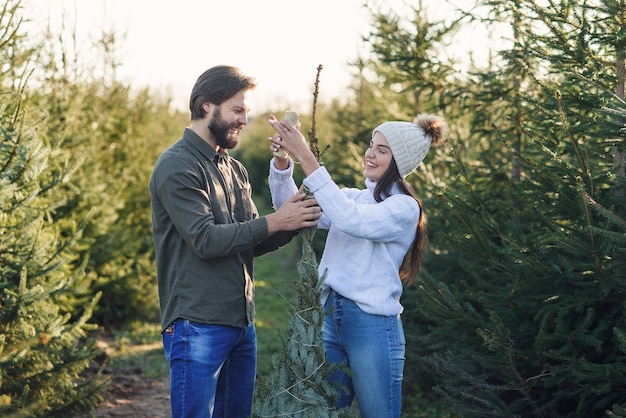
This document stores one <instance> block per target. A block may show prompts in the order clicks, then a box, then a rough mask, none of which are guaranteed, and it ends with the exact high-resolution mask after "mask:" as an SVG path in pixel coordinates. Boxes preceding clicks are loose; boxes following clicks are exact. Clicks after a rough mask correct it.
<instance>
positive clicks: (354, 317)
mask: <svg viewBox="0 0 626 418" xmlns="http://www.w3.org/2000/svg"><path fill="white" fill-rule="evenodd" d="M324 307H325V309H326V311H327V312H328V313H327V315H326V317H325V319H324V326H323V335H324V347H325V348H326V357H327V360H328V361H329V362H333V363H344V364H345V365H346V366H347V367H348V369H349V370H350V371H351V374H352V375H351V376H350V375H348V374H346V373H344V372H342V371H340V370H339V371H336V372H334V373H333V375H332V376H331V378H330V380H331V382H338V383H340V384H341V385H343V386H344V387H345V388H347V389H348V393H345V391H342V390H341V389H338V390H339V392H340V394H341V395H340V399H339V401H338V403H337V405H336V407H337V408H344V407H349V406H350V405H351V404H352V401H353V400H354V398H355V397H356V400H357V404H358V406H359V411H360V412H361V416H362V417H364V418H369V417H372V418H383V417H399V416H400V409H401V398H402V376H403V373H404V348H405V344H406V340H405V338H404V330H403V328H402V321H401V319H400V315H396V316H380V315H371V314H368V313H365V312H364V311H363V310H361V308H359V307H358V305H356V304H355V303H354V302H352V301H351V300H350V299H347V298H344V297H342V296H341V295H339V294H337V293H336V292H334V291H331V292H330V295H329V296H328V299H327V300H326V304H325V306H324ZM329 310H330V311H329Z"/></svg>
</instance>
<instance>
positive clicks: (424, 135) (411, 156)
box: [372, 114, 448, 179]
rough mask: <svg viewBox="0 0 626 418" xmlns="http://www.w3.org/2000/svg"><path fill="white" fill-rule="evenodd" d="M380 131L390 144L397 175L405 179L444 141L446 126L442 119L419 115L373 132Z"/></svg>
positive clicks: (386, 124) (385, 125)
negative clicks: (408, 120) (432, 147)
mask: <svg viewBox="0 0 626 418" xmlns="http://www.w3.org/2000/svg"><path fill="white" fill-rule="evenodd" d="M376 132H380V133H381V134H383V135H384V137H385V138H386V139H387V142H389V146H390V147H391V152H392V153H393V158H394V159H395V161H396V165H397V166H398V171H399V172H400V176H401V177H402V178H403V179H404V178H406V176H408V175H409V174H411V173H412V172H413V171H414V170H415V169H416V168H417V167H418V166H419V165H420V163H421V162H422V160H423V159H424V157H425V156H426V154H427V153H428V150H429V149H430V147H431V146H434V147H438V146H440V145H443V144H444V143H445V141H446V135H447V133H448V125H447V123H446V121H445V120H444V119H443V118H442V117H441V116H436V115H429V114H420V115H417V116H416V117H415V119H414V120H413V122H401V121H394V122H384V123H381V124H380V125H378V126H377V127H376V128H375V129H374V131H373V132H372V136H373V135H374V134H375V133H376Z"/></svg>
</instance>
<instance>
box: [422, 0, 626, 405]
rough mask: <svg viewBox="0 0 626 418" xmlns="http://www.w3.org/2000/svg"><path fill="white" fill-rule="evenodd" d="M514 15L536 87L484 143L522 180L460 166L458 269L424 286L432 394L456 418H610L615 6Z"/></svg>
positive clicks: (569, 6) (449, 204)
mask: <svg viewBox="0 0 626 418" xmlns="http://www.w3.org/2000/svg"><path fill="white" fill-rule="evenodd" d="M498 3H500V2H498ZM511 4H513V2H512V3H511ZM513 10H515V11H517V12H519V13H523V16H521V17H520V16H516V15H513V16H512V17H511V18H512V22H513V24H514V25H515V27H514V28H515V29H517V30H518V31H519V32H517V33H518V36H519V37H517V38H516V43H515V45H516V46H518V47H521V46H525V48H526V49H525V51H528V52H527V53H525V55H524V56H528V55H529V53H530V58H531V59H530V60H524V61H520V60H519V59H518V60H517V62H518V65H522V66H524V70H525V71H528V73H527V74H530V75H532V78H530V77H529V78H528V79H527V80H526V83H525V85H526V87H527V89H525V90H524V91H522V94H523V103H525V105H524V106H523V107H515V103H516V102H515V101H514V100H511V101H508V102H507V104H508V105H509V106H512V107H513V108H515V109H517V110H518V111H521V112H522V113H518V114H519V116H520V117H519V118H513V117H512V118H509V119H508V120H506V121H504V122H496V123H494V124H493V125H494V128H495V129H494V131H493V134H491V135H489V137H490V139H489V144H490V146H491V147H496V148H497V149H499V150H500V153H501V154H502V155H503V156H504V155H511V156H513V157H514V158H515V159H516V160H517V161H518V163H519V169H520V171H519V177H517V178H516V177H515V176H514V175H513V173H515V170H511V167H513V166H512V165H510V164H501V165H492V166H491V167H490V168H491V169H490V170H488V171H487V170H485V171H482V172H481V171H480V170H476V168H475V167H476V166H477V164H476V163H475V162H474V161H472V160H467V161H464V159H463V158H461V157H459V158H458V161H457V162H458V169H459V175H458V180H460V181H458V182H454V183H450V184H448V185H447V188H446V189H445V190H443V191H442V199H443V200H442V202H443V203H444V204H445V206H444V208H445V209H444V210H442V211H441V212H443V211H447V212H448V215H447V217H448V218H450V216H453V217H454V218H455V219H456V224H457V229H456V230H452V231H451V232H450V233H449V234H446V242H447V243H448V245H449V248H450V251H451V252H452V257H454V258H456V259H457V260H458V261H459V263H458V269H457V270H456V271H454V272H453V275H449V276H435V275H432V274H424V275H423V276H422V277H421V280H420V290H421V292H420V293H419V296H420V301H419V304H418V306H419V307H420V311H421V313H422V315H423V316H424V317H425V318H427V319H428V320H430V321H431V322H430V330H429V335H427V336H426V338H424V339H423V341H424V344H426V345H428V347H430V348H431V349H432V350H433V352H435V353H436V354H434V355H432V356H429V357H428V359H427V360H428V363H429V364H430V365H431V366H432V367H433V370H435V371H436V372H437V373H440V374H439V375H438V376H437V377H436V379H437V381H438V385H437V387H436V391H437V392H438V393H439V394H441V395H443V396H444V397H445V399H446V400H447V401H448V402H449V403H450V405H452V407H453V408H454V410H455V411H457V412H459V413H461V414H463V415H465V416H488V415H491V416H494V415H495V416H549V417H557V416H569V417H575V416H580V417H588V416H600V415H603V414H605V413H607V412H608V411H611V410H613V411H614V413H615V414H616V415H619V411H620V410H621V411H623V408H624V403H625V401H626V399H625V398H624V395H623V394H624V393H625V391H624V390H625V389H626V388H625V387H624V381H625V379H624V378H625V377H626V375H625V373H626V363H625V362H624V358H625V357H624V354H625V351H624V345H623V335H624V334H623V329H624V326H625V324H624V322H625V316H624V300H625V299H624V292H625V291H626V289H625V286H626V282H625V279H624V278H625V277H626V274H625V271H624V261H623V259H624V232H625V231H626V229H624V220H623V219H624V211H623V209H622V208H623V205H622V203H623V200H621V199H623V198H620V197H619V196H623V194H622V193H623V189H621V187H623V186H620V184H623V182H622V181H621V179H622V177H623V174H620V172H619V167H621V166H623V163H619V161H620V157H619V151H620V150H623V146H624V145H623V139H622V134H621V132H620V130H621V128H622V127H623V122H624V119H623V117H621V116H622V115H623V109H624V103H623V101H621V100H620V99H618V98H616V97H615V92H614V90H613V89H614V83H615V80H616V79H617V80H618V85H619V84H621V83H623V77H620V76H618V74H616V72H615V69H616V68H619V65H615V62H616V61H615V60H616V57H618V56H622V57H623V51H619V50H617V49H616V47H618V46H620V45H621V48H623V45H624V43H623V41H621V38H620V37H619V36H622V35H621V34H623V33H624V27H623V20H621V19H620V18H619V16H623V12H624V9H623V6H622V5H620V4H619V3H618V2H604V3H603V4H602V5H600V4H599V2H583V3H582V4H581V3H580V2H560V3H559V4H558V5H556V4H552V3H551V4H550V5H547V6H545V7H541V6H539V5H537V4H536V3H535V2H532V1H519V2H515V8H514V9H513ZM616 17H618V18H616ZM522 19H523V21H524V22H525V23H530V24H528V25H522V24H521V22H522ZM528 28H532V32H531V31H530V30H529V29H528ZM539 28H545V31H541V30H539ZM616 34H620V35H619V36H618V40H617V41H616V40H615V39H616V38H615V36H616ZM533 60H534V61H535V62H536V63H537V65H536V66H533V65H531V63H532V61H533ZM611 62H613V63H614V65H610V63H611ZM616 76H617V77H616ZM511 80H512V81H513V78H511ZM483 86H486V87H490V86H489V85H485V84H483ZM607 107H610V108H613V109H614V111H613V112H607V110H606V108H607ZM509 123H510V125H508V126H510V127H512V128H513V129H507V128H505V126H506V125H507V124H509ZM501 127H502V128H503V129H500V128H501ZM515 132H523V135H524V137H525V138H526V139H525V141H524V147H523V148H522V147H518V146H516V145H515V144H516V143H517V144H519V142H516V141H517V140H518V139H517V138H518V136H516V135H515V134H514V133H515ZM485 135H487V134H485ZM494 139H497V140H494ZM607 157H609V158H607ZM610 157H616V158H610ZM622 158H623V157H622ZM507 160H508V161H510V159H507ZM615 160H617V161H618V163H617V164H615V163H614V161H615ZM478 166H479V165H478ZM494 178H496V179H501V181H496V182H494V183H492V184H493V188H492V191H491V192H490V191H489V190H488V189H489V184H490V182H491V181H492V179H494ZM507 178H508V179H510V180H509V181H508V182H507V181H502V180H503V179H507ZM494 190H495V191H497V193H496V195H498V194H499V196H494ZM492 197H495V198H492ZM454 218H453V219H454ZM431 221H433V218H432V217H431ZM436 221H437V219H436V220H435V221H434V222H436ZM444 347H445V348H444Z"/></svg>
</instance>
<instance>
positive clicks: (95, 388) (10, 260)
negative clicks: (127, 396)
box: [0, 1, 106, 417]
mask: <svg viewBox="0 0 626 418" xmlns="http://www.w3.org/2000/svg"><path fill="white" fill-rule="evenodd" d="M6 6H7V7H5V8H4V9H3V11H2V12H0V21H3V22H8V25H7V28H10V30H7V31H3V35H0V36H6V37H7V38H6V39H1V40H0V45H3V46H7V47H10V48H17V49H14V51H15V52H16V54H8V53H7V51H4V50H3V49H2V48H0V50H2V51H3V52H2V56H3V57H4V59H5V64H6V67H3V68H6V69H7V71H6V72H4V73H3V74H2V75H0V86H1V87H2V90H3V101H2V102H1V104H0V135H1V137H0V415H2V416H3V417H38V416H58V417H65V416H71V415H72V414H73V413H75V412H77V411H85V410H88V409H90V408H92V407H93V406H94V405H95V404H96V403H97V402H98V401H99V399H100V395H99V394H98V392H99V390H100V388H101V387H102V386H103V384H104V383H105V381H106V380H105V379H103V378H102V377H101V376H100V375H99V374H98V373H96V374H95V375H94V374H93V373H86V372H87V371H88V368H89V366H91V365H92V364H93V363H94V359H95V358H96V357H97V356H98V355H99V354H100V351H99V350H97V349H96V348H95V337H96V335H95V333H93V332H92V331H93V330H94V329H95V327H94V325H93V324H90V323H89V322H88V321H89V319H90V316H91V314H92V310H93V308H94V306H95V304H96V302H97V300H98V297H99V295H96V296H95V297H93V298H92V299H91V300H90V301H88V303H86V304H85V305H84V306H83V307H82V309H81V310H80V312H77V311H75V310H73V309H71V308H70V307H68V305H67V303H66V301H67V300H68V299H72V294H73V288H74V287H77V286H78V287H80V286H85V282H86V281H87V278H86V276H85V274H84V272H83V271H82V269H80V268H75V266H74V265H73V262H74V261H75V260H76V258H77V249H76V246H77V240H76V239H77V238H79V237H80V233H81V226H80V225H74V226H73V227H72V228H71V229H68V228H62V227H61V226H60V225H59V224H58V223H56V222H55V221H54V217H55V211H56V210H57V209H58V208H59V207H60V206H62V205H63V204H64V203H65V201H66V199H67V196H66V194H65V193H64V192H61V190H62V187H61V185H62V183H63V182H67V181H70V176H71V174H72V166H71V165H70V164H68V161H67V160H66V159H65V157H64V155H63V153H62V152H59V149H57V148H55V147H54V146H52V145H51V144H50V143H49V142H47V141H46V139H45V138H43V137H42V136H41V130H40V129H39V127H40V125H41V123H42V122H41V121H40V120H38V119H39V118H40V115H39V114H38V112H35V110H34V109H33V108H32V107H30V106H29V104H28V103H27V102H26V101H24V100H23V99H22V98H23V97H24V94H23V93H24V90H25V88H26V85H25V79H26V77H25V76H19V74H20V72H26V69H25V66H24V65H23V64H24V63H25V62H26V61H21V60H20V61H19V62H18V61H10V60H7V58H8V57H18V56H20V53H19V51H23V50H22V49H20V48H19V42H16V40H17V37H18V34H19V22H20V20H19V18H18V17H17V16H18V13H19V11H20V4H19V1H16V2H9V3H8V4H7V5H6ZM15 77H17V78H15Z"/></svg>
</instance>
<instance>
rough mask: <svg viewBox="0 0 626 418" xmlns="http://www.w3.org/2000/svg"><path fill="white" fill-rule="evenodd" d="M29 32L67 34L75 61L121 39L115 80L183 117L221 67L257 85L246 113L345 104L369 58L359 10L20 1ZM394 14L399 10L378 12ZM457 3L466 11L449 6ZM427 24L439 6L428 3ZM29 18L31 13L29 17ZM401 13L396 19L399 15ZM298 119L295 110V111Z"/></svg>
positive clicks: (219, 1)
mask: <svg viewBox="0 0 626 418" xmlns="http://www.w3.org/2000/svg"><path fill="white" fill-rule="evenodd" d="M27 2H28V4H30V6H27V8H32V11H33V13H32V15H31V16H32V17H33V22H34V25H35V29H37V28H43V27H45V26H46V25H47V24H48V23H46V22H49V23H50V24H51V25H52V27H53V28H55V27H56V28H59V27H60V26H61V25H64V26H65V27H66V30H67V28H75V31H76V34H77V43H78V50H79V56H86V55H84V54H88V52H89V49H90V48H91V45H92V44H93V42H94V40H95V39H97V37H98V35H100V34H101V33H102V31H111V30H112V29H113V30H114V31H115V33H117V34H119V35H120V36H121V40H120V41H119V45H118V48H119V51H118V54H116V56H117V58H118V60H119V61H120V62H121V66H120V68H119V69H118V75H119V76H120V77H121V78H122V80H124V81H128V82H129V83H130V84H131V85H132V86H133V87H137V88H141V87H144V86H149V87H151V88H153V89H159V90H160V89H162V90H163V92H164V93H169V94H170V95H171V96H172V97H173V98H174V105H175V106H176V107H179V108H181V109H183V110H184V109H186V108H187V107H186V106H187V101H188V98H189V94H190V92H191V89H192V87H193V84H194V82H195V81H196V79H197V78H198V76H199V75H200V74H201V73H202V72H204V71H205V70H206V69H208V68H210V67H212V66H214V65H218V64H228V65H234V66H236V67H239V68H241V69H242V70H243V71H244V73H246V74H248V75H251V76H253V77H255V79H256V81H257V88H256V89H255V91H254V92H253V93H252V94H251V95H250V103H251V106H252V108H253V109H252V110H255V108H256V110H258V111H259V112H262V111H266V110H270V111H278V109H276V107H296V108H298V107H300V108H305V109H308V108H310V106H311V105H312V100H313V96H312V91H313V86H314V82H315V77H316V74H317V67H318V65H320V64H321V65H323V67H324V68H323V70H322V72H321V75H320V80H321V81H320V96H319V100H322V101H329V100H330V99H332V98H340V97H341V96H342V95H345V94H346V87H347V85H348V84H349V82H350V80H351V78H352V76H351V72H352V71H353V70H352V69H351V68H350V67H349V65H348V64H349V63H350V62H352V61H354V60H355V59H356V58H358V57H359V56H364V55H366V53H367V51H366V48H365V46H364V45H363V42H362V37H363V36H364V35H367V33H369V30H370V28H369V23H370V15H369V12H368V11H367V10H366V9H365V8H364V7H363V0H238V1H227V0H179V1H176V2H175V1H172V0H27ZM394 3H397V4H398V6H397V7H401V4H402V0H386V2H385V6H387V7H394V10H397V9H396V8H395V6H393V4H394ZM456 3H468V1H467V0H456ZM436 4H437V8H436V10H435V11H434V13H435V14H437V13H439V14H441V13H445V10H444V9H442V7H445V5H446V3H445V2H443V1H442V0H438V1H437V2H436ZM29 10H30V9H29ZM400 10H401V9H400ZM296 110H297V109H296Z"/></svg>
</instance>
